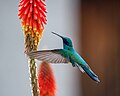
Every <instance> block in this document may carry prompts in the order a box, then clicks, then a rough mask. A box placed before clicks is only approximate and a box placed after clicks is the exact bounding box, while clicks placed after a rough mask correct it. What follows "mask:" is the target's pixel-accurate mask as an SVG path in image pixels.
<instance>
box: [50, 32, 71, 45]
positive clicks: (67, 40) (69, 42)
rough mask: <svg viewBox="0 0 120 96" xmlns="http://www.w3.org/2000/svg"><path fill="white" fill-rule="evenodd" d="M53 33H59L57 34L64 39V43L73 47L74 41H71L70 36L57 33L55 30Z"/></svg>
mask: <svg viewBox="0 0 120 96" xmlns="http://www.w3.org/2000/svg"><path fill="white" fill-rule="evenodd" d="M52 33H53V34H55V35H57V36H59V37H61V38H62V39H63V43H64V44H65V45H67V46H69V47H73V45H72V41H71V39H70V38H68V37H64V36H61V35H59V34H57V33H55V32H52Z"/></svg>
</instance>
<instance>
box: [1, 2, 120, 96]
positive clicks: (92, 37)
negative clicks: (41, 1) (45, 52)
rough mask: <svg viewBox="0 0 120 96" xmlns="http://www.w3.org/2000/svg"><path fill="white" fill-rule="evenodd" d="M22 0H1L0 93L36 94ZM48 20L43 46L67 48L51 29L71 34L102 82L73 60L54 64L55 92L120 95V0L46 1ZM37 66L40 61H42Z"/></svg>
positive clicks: (82, 95)
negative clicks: (21, 15) (20, 12)
mask: <svg viewBox="0 0 120 96" xmlns="http://www.w3.org/2000/svg"><path fill="white" fill-rule="evenodd" d="M18 4H19V0H12V1H9V0H0V53H1V55H0V96H8V95H9V96H31V89H30V81H29V68H28V62H27V59H26V57H25V55H24V36H23V31H22V29H21V25H20V20H19V19H18V16H17V12H18ZM46 4H47V11H48V13H47V19H48V24H47V25H46V26H45V32H44V34H43V38H42V40H41V43H40V46H39V49H56V48H62V40H61V39H60V38H58V37H57V36H55V35H52V34H51V31H54V32H56V33H59V34H61V35H64V36H68V37H70V38H71V39H72V41H73V45H74V47H75V49H76V50H77V51H78V53H80V54H81V56H82V57H83V58H84V59H85V60H86V62H87V63H88V64H89V65H90V67H91V68H92V69H93V70H94V72H95V73H96V74H97V75H98V76H99V78H100V80H101V82H100V83H99V84H97V83H95V82H94V81H92V80H91V79H90V78H89V77H88V76H87V75H86V74H82V73H81V72H79V70H78V69H77V68H73V67H72V65H70V64H69V65H66V64H64V65H63V64H58V65H55V64H54V65H52V68H53V72H54V75H55V78H56V83H57V95H56V96H120V75H119V74H120V59H119V58H120V43H119V42H120V32H119V31H120V27H119V26H120V1H118V0H114V1H112V0H110V1H108V0H92V1H90V0H81V1H80V0H46ZM37 63H38V66H39V62H37Z"/></svg>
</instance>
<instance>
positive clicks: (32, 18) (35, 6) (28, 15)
mask: <svg viewBox="0 0 120 96" xmlns="http://www.w3.org/2000/svg"><path fill="white" fill-rule="evenodd" d="M44 1H45V0H21V1H20V4H19V12H18V16H19V18H20V19H21V24H22V28H23V30H24V33H25V35H28V34H29V35H31V36H32V37H33V39H34V40H33V41H34V45H32V47H35V49H34V48H32V49H29V48H26V50H25V52H29V51H31V50H36V49H37V48H38V43H39V41H40V38H41V37H42V32H43V31H44V24H46V23H47V19H46V5H45V3H44ZM31 41H32V40H31ZM29 46H30V45H29ZM26 47H28V46H26Z"/></svg>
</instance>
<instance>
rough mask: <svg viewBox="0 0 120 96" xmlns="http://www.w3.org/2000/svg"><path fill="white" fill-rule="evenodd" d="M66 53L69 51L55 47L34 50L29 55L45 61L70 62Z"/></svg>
mask: <svg viewBox="0 0 120 96" xmlns="http://www.w3.org/2000/svg"><path fill="white" fill-rule="evenodd" d="M66 53H67V52H66V50H64V49H55V50H42V51H34V52H30V53H28V54H27V55H28V56H29V57H32V58H35V59H37V60H39V61H45V62H48V63H68V62H69V59H68V58H67V57H68V56H67V54H66Z"/></svg>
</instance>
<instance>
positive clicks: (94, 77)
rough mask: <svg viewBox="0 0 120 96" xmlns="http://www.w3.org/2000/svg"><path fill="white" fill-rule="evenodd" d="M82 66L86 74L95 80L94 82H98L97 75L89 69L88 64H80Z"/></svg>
mask: <svg viewBox="0 0 120 96" xmlns="http://www.w3.org/2000/svg"><path fill="white" fill-rule="evenodd" d="M81 67H82V68H83V70H84V71H85V72H86V73H87V74H88V76H89V77H90V78H91V79H92V80H94V81H96V82H100V80H99V78H98V76H97V75H96V74H95V73H94V72H93V71H92V70H91V69H90V67H89V66H81Z"/></svg>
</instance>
